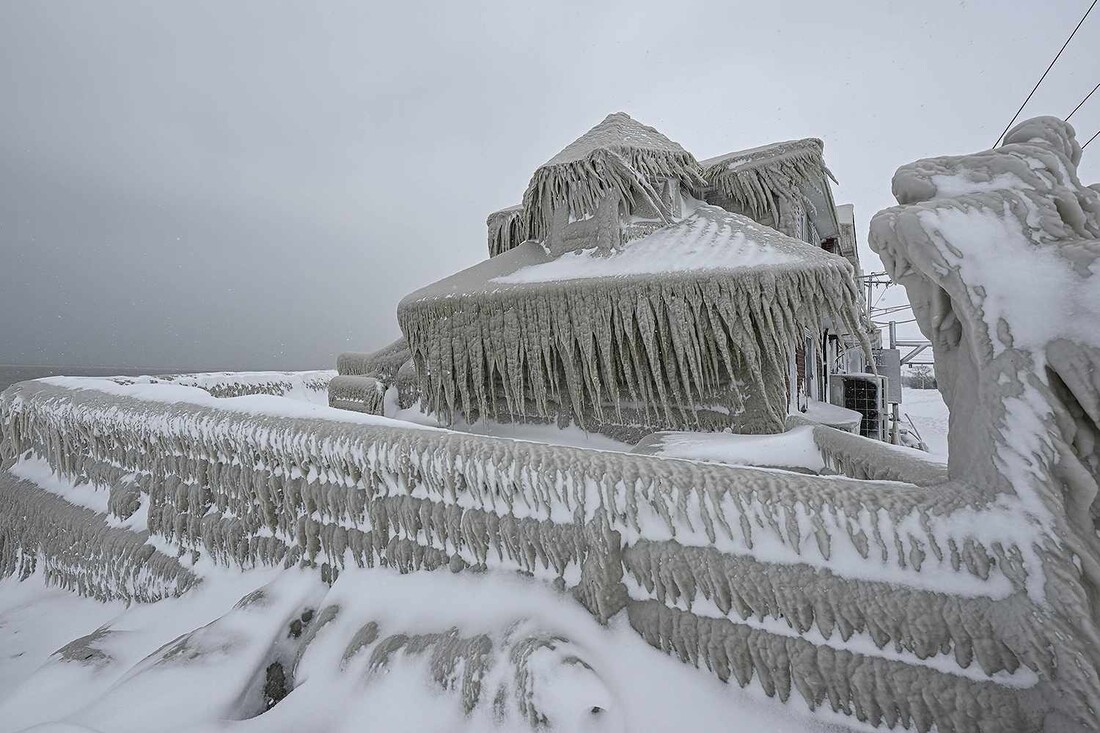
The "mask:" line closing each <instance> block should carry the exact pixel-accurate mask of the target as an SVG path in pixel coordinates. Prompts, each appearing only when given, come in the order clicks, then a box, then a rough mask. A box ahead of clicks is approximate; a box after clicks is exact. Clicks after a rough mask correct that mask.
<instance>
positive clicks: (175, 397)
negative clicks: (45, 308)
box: [40, 377, 433, 430]
mask: <svg viewBox="0 0 1100 733" xmlns="http://www.w3.org/2000/svg"><path fill="white" fill-rule="evenodd" d="M40 381H42V382H46V383H48V384H53V385H56V386H58V387H65V388H67V389H94V390H97V391H100V392H105V393H107V394H112V395H118V396H121V397H132V398H134V399H139V400H148V401H151V402H164V403H168V404H180V403H182V404H188V405H197V406H200V407H213V408H216V409H219V410H229V411H232V412H243V413H246V414H249V415H272V416H276V417H292V418H317V419H323V420H337V421H340V422H350V423H359V424H362V425H376V426H380V427H404V428H420V429H422V430H431V429H433V428H431V427H428V426H424V425H412V424H410V423H407V422H401V421H398V420H391V419H389V418H385V417H380V416H377V415H366V414H363V413H360V412H352V411H350V410H339V409H336V408H334V407H329V406H327V405H320V404H316V403H314V402H308V401H305V400H300V399H292V398H287V397H278V396H275V395H267V394H257V395H245V396H243V397H214V396H213V395H211V394H210V393H209V392H206V391H205V390H203V389H200V388H199V387H187V386H184V385H180V384H171V383H165V382H152V383H148V382H146V383H142V382H139V383H135V384H119V383H117V382H114V381H112V380H110V379H100V378H96V377H46V378H45V379H42V380H40Z"/></svg>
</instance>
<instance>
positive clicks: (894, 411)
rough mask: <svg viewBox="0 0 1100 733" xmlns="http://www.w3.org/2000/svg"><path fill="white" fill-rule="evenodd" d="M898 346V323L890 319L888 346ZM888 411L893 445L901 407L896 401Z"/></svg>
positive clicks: (892, 347) (895, 442)
mask: <svg viewBox="0 0 1100 733" xmlns="http://www.w3.org/2000/svg"><path fill="white" fill-rule="evenodd" d="M897 347H898V324H897V322H896V321H890V348H891V349H896V348H897ZM898 389H901V385H900V384H899V385H898ZM890 412H891V415H892V417H893V425H892V426H891V432H890V442H891V443H893V444H894V445H897V444H898V436H899V433H900V425H901V407H900V406H899V405H898V403H896V402H895V403H893V404H892V405H890Z"/></svg>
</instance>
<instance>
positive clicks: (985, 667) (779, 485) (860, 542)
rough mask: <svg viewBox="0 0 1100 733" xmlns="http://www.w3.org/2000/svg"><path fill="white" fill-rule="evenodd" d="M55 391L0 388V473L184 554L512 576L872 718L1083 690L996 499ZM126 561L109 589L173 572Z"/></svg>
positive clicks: (12, 531)
mask: <svg viewBox="0 0 1100 733" xmlns="http://www.w3.org/2000/svg"><path fill="white" fill-rule="evenodd" d="M67 384H69V385H70V387H71V386H72V383H71V382H70V383H67ZM70 387H65V386H60V385H58V384H51V383H49V382H25V383H22V384H19V385H16V386H14V387H12V388H10V389H9V390H8V391H6V392H5V393H4V394H3V396H2V398H0V426H2V427H0V429H2V431H3V437H2V442H0V451H2V453H0V455H2V456H3V460H4V462H5V465H6V466H8V467H10V470H11V471H12V472H15V473H16V474H18V472H19V470H20V466H23V465H25V464H27V463H28V462H33V461H38V462H44V463H45V464H47V465H48V468H49V470H50V471H52V472H53V473H54V474H55V475H56V479H57V480H61V481H66V482H69V483H71V484H87V485H91V486H94V487H99V489H98V490H100V491H103V492H106V493H108V494H109V495H110V500H109V502H108V506H109V507H110V509H109V511H110V512H112V515H113V517H114V518H115V519H116V520H127V519H128V518H129V517H132V516H134V515H137V514H139V513H141V512H145V513H146V514H147V520H146V521H147V526H148V531H149V532H150V533H151V535H152V538H153V540H152V541H155V542H156V543H157V545H158V546H160V547H164V548H166V549H168V550H169V551H173V550H174V551H175V552H177V553H182V554H184V555H185V556H186V553H187V552H188V551H190V552H192V553H194V552H197V553H202V554H206V555H209V556H210V557H212V558H214V559H215V560H217V561H218V562H221V563H225V564H237V565H241V566H251V565H254V564H277V563H281V564H293V563H306V564H311V565H315V566H317V567H319V569H320V571H321V573H322V575H325V576H327V577H330V578H331V577H333V576H334V574H335V573H338V572H340V570H341V569H342V568H345V567H348V566H356V565H358V566H372V565H375V564H381V565H388V566H393V567H397V568H399V569H401V570H402V571H413V570H420V569H424V570H431V569H435V568H440V567H443V566H447V567H449V568H450V569H451V570H455V571H458V570H462V569H465V568H471V569H474V570H484V569H503V570H513V571H519V572H522V573H524V574H529V575H531V576H534V577H536V578H539V579H542V580H544V581H548V582H551V583H553V584H554V585H556V586H557V587H560V588H563V589H569V590H570V591H571V592H572V593H573V594H574V595H575V597H576V598H577V599H578V600H579V601H580V602H581V603H582V604H583V605H584V606H585V607H586V608H588V609H589V610H590V611H591V612H592V613H593V614H594V615H596V616H597V617H598V618H600V619H601V620H607V619H609V618H610V617H612V616H613V615H615V614H617V613H619V612H620V611H622V610H624V609H625V610H626V612H627V615H628V618H629V620H630V622H631V624H632V625H633V626H634V628H635V629H637V630H638V631H639V633H641V634H642V635H643V636H644V637H645V638H646V639H647V641H649V642H650V643H651V644H653V645H655V646H657V647H660V648H663V649H666V650H668V651H670V652H672V653H675V654H677V655H679V656H680V657H681V658H682V659H684V660H685V661H687V662H690V663H693V664H696V665H699V666H706V667H708V668H710V669H711V670H713V671H714V672H715V673H716V674H717V675H718V676H720V677H721V678H723V679H729V678H731V677H732V678H733V679H735V680H736V681H737V682H738V683H740V684H747V683H748V681H749V680H750V679H754V678H755V679H758V680H759V681H760V684H761V685H762V686H763V687H764V689H765V690H766V691H767V692H768V693H769V694H776V695H779V696H780V697H783V698H784V699H785V698H786V696H787V695H788V694H789V692H790V690H791V689H792V688H793V689H795V690H797V691H798V692H799V693H800V694H801V695H802V696H803V697H804V698H805V699H806V700H807V702H809V704H810V705H812V706H816V705H819V704H824V702H826V701H827V702H828V703H829V705H830V706H831V707H832V708H833V709H835V710H838V711H841V712H845V713H848V714H851V715H853V716H855V717H857V718H859V719H860V720H866V721H869V722H871V723H872V724H875V725H880V724H885V725H891V726H892V725H895V724H901V725H906V726H909V725H914V726H915V727H916V728H917V729H919V730H927V729H928V727H929V726H930V725H932V724H933V723H934V724H936V725H937V726H939V728H940V729H941V730H975V731H976V730H983V729H986V728H983V726H986V727H988V725H991V724H994V723H995V724H996V725H997V726H998V728H997V729H998V730H1032V729H1036V728H1037V727H1039V726H1040V725H1041V722H1040V721H1041V720H1042V718H1043V716H1045V715H1047V714H1048V713H1049V712H1050V710H1051V708H1052V707H1053V706H1058V707H1059V708H1068V709H1070V710H1071V712H1072V713H1073V714H1075V715H1077V714H1079V713H1078V708H1079V707H1080V705H1081V704H1082V703H1081V698H1082V696H1083V695H1085V694H1086V692H1087V691H1086V692H1082V691H1081V690H1079V689H1076V688H1075V687H1074V680H1073V670H1072V669H1067V668H1066V667H1068V666H1069V665H1066V664H1065V661H1066V659H1067V658H1068V657H1067V653H1066V652H1065V647H1066V645H1067V644H1070V643H1072V640H1071V639H1070V640H1066V639H1063V638H1060V637H1059V630H1058V629H1057V628H1055V627H1052V626H1050V625H1049V624H1047V623H1046V622H1047V621H1048V620H1049V619H1048V616H1049V614H1047V613H1046V611H1045V610H1044V596H1043V580H1044V579H1043V562H1042V559H1041V558H1040V557H1039V556H1038V555H1037V554H1036V553H1037V552H1038V549H1037V548H1039V547H1040V546H1041V545H1042V542H1043V538H1042V537H1038V536H1036V535H1035V533H1034V532H1033V531H1032V530H1031V529H1030V528H1029V527H1027V526H1019V525H1018V524H1016V523H1014V522H1013V521H1012V519H1013V517H1014V515H1013V511H1012V508H1011V506H1009V502H1010V501H1011V499H1010V497H1003V496H1002V497H996V499H997V500H996V501H993V499H994V497H989V496H976V495H974V493H973V492H972V491H963V490H960V488H959V487H957V486H954V485H951V484H941V485H937V486H932V487H918V486H916V485H913V484H902V483H880V482H873V481H855V480H851V479H848V478H844V477H814V476H802V475H797V474H792V473H786V472H781V471H769V470H763V469H749V468H736V467H730V466H721V465H713V464H702V463H696V462H692V461H685V460H675V459H662V458H658V457H653V456H646V455H639V454H628V453H618V452H610V451H595V450H586V449H580V448H570V447H563V446H551V445H545V444H538V443H528V442H522V441H515V440H504V439H493V438H486V437H481V436H474V435H468V434H461V433H455V432H450V431H442V430H431V429H420V428H415V427H403V426H400V425H399V424H397V423H395V422H394V421H388V420H385V419H384V418H372V417H369V416H361V415H352V414H351V413H344V415H347V417H346V418H342V419H337V418H336V417H330V418H325V419H323V418H319V417H310V416H304V417H303V416H295V417H291V416H287V415H279V414H269V413H264V412H262V411H257V410H256V409H255V408H254V407H249V408H248V411H245V410H244V409H243V408H242V409H234V408H233V407H232V405H231V404H230V403H232V402H233V401H226V403H225V405H224V406H215V405H214V404H212V403H214V402H217V401H210V402H208V403H206V404H189V403H187V402H178V403H172V404H170V403H166V402H161V401H157V400H156V399H151V398H146V399H138V398H136V397H132V396H127V395H125V394H119V393H115V394H111V393H108V392H105V391H101V390H97V389H91V388H88V389H73V388H70ZM325 414H326V415H334V414H338V413H325ZM9 476H10V474H9ZM4 480H5V481H7V480H8V479H7V478H5V479H4ZM24 486H25V484H13V485H11V486H9V487H6V488H5V491H9V492H11V493H12V494H13V495H18V494H19V492H20V491H23V490H24V488H21V487H24ZM23 506H24V510H23V511H24V512H25V513H26V515H27V516H28V517H30V520H29V524H30V525H33V526H34V527H36V528H37V529H35V530H33V531H30V532H28V531H22V532H20V531H19V530H18V529H16V528H14V527H13V526H12V524H13V523H11V522H8V523H7V524H6V525H5V524H0V531H2V532H3V535H2V537H3V545H2V547H3V548H4V549H3V552H4V553H5V557H8V556H11V557H25V556H27V555H29V554H31V553H42V554H45V555H47V556H50V555H51V554H52V555H54V556H56V559H55V560H54V562H56V563H59V564H60V563H62V562H65V561H66V560H65V558H62V557H61V554H62V550H61V549H60V547H59V545H57V544H56V543H54V544H50V543H47V542H39V541H38V540H36V539H35V538H34V537H33V536H28V535H33V534H35V533H47V534H48V532H49V530H48V529H47V528H45V526H44V525H45V523H46V522H47V519H46V517H45V516H42V513H43V512H44V511H49V510H48V509H36V508H35V506H34V505H33V504H32V503H31V504H28V503H25V504H24V505H23ZM93 520H98V521H102V516H100V517H97V516H96V515H94V514H91V515H90V516H85V517H83V519H80V521H83V522H92V521H93ZM120 531H121V530H120ZM74 536H78V535H74ZM101 542H102V540H101V538H99V537H97V536H95V535H94V534H91V533H84V534H83V535H79V542H78V544H77V546H76V548H75V549H74V550H73V551H72V552H71V553H70V554H69V555H67V556H65V557H67V558H72V562H71V563H69V564H70V565H71V566H72V567H71V568H70V569H69V571H68V572H69V573H70V574H71V575H72V576H73V577H77V578H80V577H83V576H82V575H81V574H82V573H83V574H84V576H87V578H88V580H86V581H83V580H78V581H73V582H71V583H70V584H69V585H70V587H76V588H78V589H79V588H80V587H82V583H83V584H84V585H90V584H91V582H92V581H91V577H92V575H93V574H95V573H99V572H100V571H99V570H98V569H95V568H91V567H89V568H88V569H84V568H83V567H82V561H81V560H80V559H79V558H80V557H81V556H82V555H83V554H85V553H87V552H91V551H97V550H93V548H94V547H96V546H97V543H101ZM143 547H148V545H143ZM142 552H145V551H144V550H142ZM132 554H134V557H133V558H132V560H131V561H130V562H129V565H128V569H127V571H126V572H127V573H128V575H127V577H144V576H143V575H142V573H145V572H146V569H147V568H150V567H151V566H150V562H152V561H151V560H150V559H149V558H156V562H158V563H161V564H163V563H164V562H165V561H166V560H169V559H171V560H172V562H176V561H175V560H174V559H172V558H167V557H165V556H164V555H163V554H161V553H151V552H150V553H149V557H147V558H144V559H143V558H142V557H138V556H137V555H139V554H140V553H132ZM161 558H163V559H161ZM2 567H4V568H5V569H8V572H11V569H10V568H11V567H12V562H11V561H10V560H7V559H6V560H5V561H4V564H3V565H2ZM158 572H159V571H158ZM174 572H175V573H176V574H177V575H179V574H180V571H179V570H174ZM150 574H152V573H151V571H150ZM163 575H165V573H163V572H160V574H159V575H158V576H157V577H161V576H163ZM98 585H99V586H104V587H107V586H109V585H110V584H109V583H105V582H99V583H98ZM149 587H150V588H152V585H150V586H149ZM97 594H98V593H97ZM100 595H102V594H100ZM129 595H130V596H131V597H136V598H138V599H139V600H141V599H145V598H148V599H152V598H154V597H156V595H157V593H156V592H153V591H152V590H150V591H149V592H148V593H146V594H145V595H144V596H143V595H142V593H141V592H133V590H131V591H129ZM1059 676H1060V677H1059ZM1052 682H1057V683H1058V684H1057V688H1058V692H1059V695H1058V696H1053V695H1048V694H1047V691H1048V689H1049V688H1050V687H1051V684H1052Z"/></svg>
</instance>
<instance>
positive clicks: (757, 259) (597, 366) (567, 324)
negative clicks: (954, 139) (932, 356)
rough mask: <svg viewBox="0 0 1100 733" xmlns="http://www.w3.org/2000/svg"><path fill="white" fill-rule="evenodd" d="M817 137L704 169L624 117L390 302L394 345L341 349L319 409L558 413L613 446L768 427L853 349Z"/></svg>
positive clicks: (553, 164) (846, 255)
mask: <svg viewBox="0 0 1100 733" xmlns="http://www.w3.org/2000/svg"><path fill="white" fill-rule="evenodd" d="M830 179H831V174H830V173H829V171H828V169H827V168H826V167H825V164H824V160H823V158H822V143H821V141H820V140H816V139H807V140H796V141H791V142H784V143H777V144H774V145H769V146H764V147H760V148H754V149H752V150H747V151H742V152H735V153H729V154H726V155H722V156H718V157H716V158H712V159H709V160H705V161H703V162H702V163H700V162H699V161H697V160H696V159H695V157H694V156H693V155H692V154H691V153H690V152H688V151H687V150H685V149H684V148H683V147H682V146H680V145H679V144H677V143H675V142H673V141H672V140H670V139H669V138H667V137H665V136H664V135H663V134H661V133H660V132H658V131H657V130H655V129H653V128H652V127H647V126H645V125H642V124H640V123H638V122H636V121H635V120H633V119H631V118H630V117H629V116H628V115H626V114H623V113H616V114H612V115H609V116H608V117H607V118H606V119H605V120H604V121H603V122H601V123H600V124H598V125H596V126H595V127H594V128H592V129H591V130H589V131H588V132H587V133H585V134H584V135H582V136H581V137H580V138H578V139H577V140H575V141H574V142H572V143H571V144H569V145H568V146H566V147H565V148H564V149H563V150H562V151H561V152H560V153H558V154H557V155H555V156H554V157H553V158H551V159H550V160H549V161H548V162H547V163H545V164H544V165H542V166H540V167H539V168H538V169H537V170H536V171H535V173H534V175H533V176H532V177H531V181H530V183H529V185H528V187H527V190H526V192H525V193H524V195H523V201H522V203H521V204H520V205H517V206H513V207H510V208H507V209H504V210H502V211H498V212H495V213H493V214H491V215H490V216H489V218H488V222H487V223H488V235H489V255H490V258H489V259H488V260H486V261H484V262H481V263H479V264H477V265H475V266H474V267H471V268H469V269H467V270H464V271H462V272H460V273H457V274H455V275H452V276H450V277H448V278H445V279H443V280H441V281H439V282H436V283H433V284H431V285H429V286H427V287H425V288H423V289H421V290H418V291H416V292H414V293H412V294H411V295H409V296H408V297H406V298H405V299H404V300H403V301H402V302H401V304H400V305H399V307H398V319H399V321H400V324H401V330H402V333H403V334H404V339H403V340H402V341H401V342H398V343H397V344H394V345H392V346H391V347H389V348H387V349H385V350H383V351H382V352H378V353H376V354H373V355H344V356H343V357H342V358H341V361H340V373H341V377H340V378H338V379H336V380H334V381H333V383H332V386H331V388H330V389H331V398H332V399H331V401H332V404H333V405H334V406H341V407H348V408H351V409H359V410H363V411H367V412H374V413H382V412H384V410H385V400H384V399H383V397H382V396H383V395H384V394H385V393H386V392H387V391H388V390H389V389H390V388H394V389H395V392H394V393H391V395H392V397H393V399H392V400H391V405H396V406H398V407H403V408H408V407H410V406H412V405H414V404H419V407H420V409H422V410H423V411H425V412H430V413H432V414H434V415H436V416H437V417H440V418H442V419H443V420H445V421H448V422H451V421H453V420H454V419H455V418H456V417H461V418H462V419H464V420H466V421H468V422H474V421H476V420H478V419H490V420H495V421H513V420H522V421H534V422H548V421H555V422H557V423H558V424H559V425H568V424H576V425H579V426H581V427H583V428H584V429H585V430H590V431H596V432H601V433H605V434H609V435H613V436H615V437H617V438H619V439H622V440H626V441H628V442H636V441H637V440H638V439H640V438H641V437H642V436H644V435H646V434H648V433H650V432H653V431H655V430H664V429H678V430H683V429H704V430H716V429H717V430H720V429H727V428H728V429H732V430H734V431H735V432H746V433H772V432H779V431H782V430H783V429H784V425H785V423H786V421H787V416H788V413H789V411H790V410H791V409H792V408H795V409H801V410H805V409H806V408H807V407H808V406H809V404H810V403H811V402H812V401H826V400H827V394H826V390H827V385H828V376H829V373H830V371H832V370H833V369H835V365H836V364H838V363H840V362H842V361H844V360H843V358H842V357H843V356H844V355H845V352H849V351H852V350H853V347H854V349H855V350H857V351H861V349H859V347H860V345H861V336H860V333H861V327H860V324H859V322H858V316H857V312H858V307H857V301H858V298H859V295H858V289H857V288H856V287H855V282H854V278H853V276H854V274H855V272H856V271H857V270H858V267H859V261H858V255H857V251H856V247H855V238H854V227H848V228H845V227H843V226H842V223H841V219H840V218H838V214H837V208H836V206H835V204H834V203H833V197H832V193H831V189H830V186H829V180H830Z"/></svg>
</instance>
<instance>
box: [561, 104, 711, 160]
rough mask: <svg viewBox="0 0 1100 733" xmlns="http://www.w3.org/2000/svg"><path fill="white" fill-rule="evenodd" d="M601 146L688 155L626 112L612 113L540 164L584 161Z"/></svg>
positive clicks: (616, 150)
mask: <svg viewBox="0 0 1100 733" xmlns="http://www.w3.org/2000/svg"><path fill="white" fill-rule="evenodd" d="M601 149H603V150H614V151H615V152H624V151H647V152H651V153H658V154H662V153H663V154H666V155H687V156H690V155H691V154H690V153H688V151H686V150H684V148H683V147H681V146H680V144H679V143H675V142H673V141H672V140H669V139H668V138H667V137H665V136H664V135H663V134H662V133H661V132H659V131H658V130H656V129H655V128H652V127H650V126H649V125H643V124H642V123H640V122H638V121H637V120H635V119H634V118H633V117H631V116H630V115H628V114H627V113H625V112H613V113H612V114H609V115H608V116H607V117H605V118H604V120H603V122H601V123H600V124H598V125H596V126H595V127H593V128H592V129H591V130H589V131H588V132H586V133H584V134H583V135H581V136H580V137H579V138H577V139H576V140H574V141H573V142H571V143H569V144H568V145H566V146H565V148H563V149H562V151H561V152H560V153H558V154H557V155H555V156H554V157H553V158H551V159H550V160H548V161H547V162H546V163H544V164H543V166H542V167H546V166H556V165H565V164H568V163H574V162H577V161H581V160H586V159H587V158H588V157H589V156H590V155H591V154H592V153H593V152H595V151H596V150H601Z"/></svg>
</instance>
